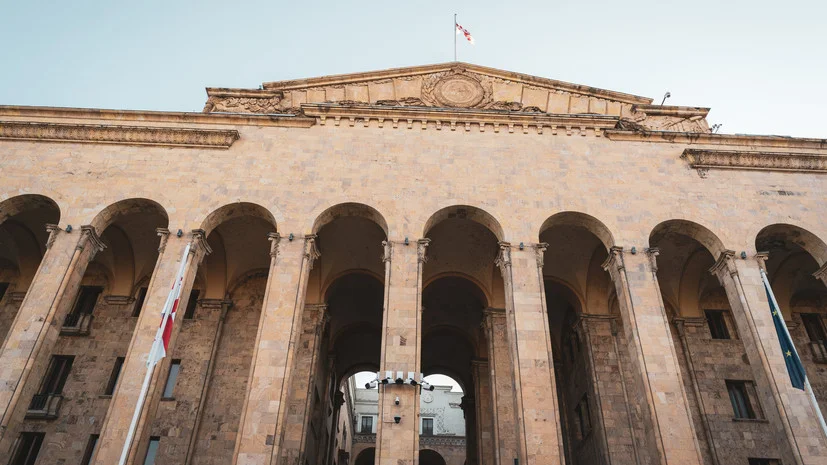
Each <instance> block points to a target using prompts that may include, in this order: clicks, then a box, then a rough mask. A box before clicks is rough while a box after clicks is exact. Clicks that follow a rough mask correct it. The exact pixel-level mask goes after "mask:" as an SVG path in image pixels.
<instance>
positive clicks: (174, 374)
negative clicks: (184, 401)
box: [163, 359, 181, 399]
mask: <svg viewBox="0 0 827 465" xmlns="http://www.w3.org/2000/svg"><path fill="white" fill-rule="evenodd" d="M180 372H181V360H179V359H174V360H173V361H172V363H171V364H170V365H169V375H168V376H167V384H166V385H164V395H163V397H164V398H165V399H172V391H173V390H175V381H176V380H177V379H178V373H180Z"/></svg>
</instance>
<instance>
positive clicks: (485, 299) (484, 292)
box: [422, 271, 493, 307]
mask: <svg viewBox="0 0 827 465" xmlns="http://www.w3.org/2000/svg"><path fill="white" fill-rule="evenodd" d="M443 278H461V279H464V280H466V281H470V282H471V284H473V286H474V287H475V288H476V291H478V292H477V298H479V299H480V301H481V302H482V304H483V307H490V306H491V305H492V302H493V299H492V297H491V294H490V292H488V289H487V286H485V285H484V284H483V283H481V282H480V281H479V279H477V278H475V277H473V276H471V275H469V274H467V273H463V272H460V271H446V272H443V273H439V274H436V275H434V276H430V277H428V280H427V281H425V282H423V283H422V291H423V293H424V291H425V289H427V288H428V286H430V285H431V284H433V283H435V282H437V281H439V280H440V279H443Z"/></svg>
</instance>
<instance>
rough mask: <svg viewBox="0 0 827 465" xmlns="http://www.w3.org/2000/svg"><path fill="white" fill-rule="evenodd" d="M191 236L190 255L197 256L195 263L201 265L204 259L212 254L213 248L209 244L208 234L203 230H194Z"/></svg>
mask: <svg viewBox="0 0 827 465" xmlns="http://www.w3.org/2000/svg"><path fill="white" fill-rule="evenodd" d="M191 235H192V247H190V255H193V256H195V263H196V264H197V265H200V264H201V261H202V260H204V257H206V256H207V255H209V254H211V253H212V248H211V247H210V245H209V244H208V243H207V232H206V231H204V230H203V229H193V230H192V233H191Z"/></svg>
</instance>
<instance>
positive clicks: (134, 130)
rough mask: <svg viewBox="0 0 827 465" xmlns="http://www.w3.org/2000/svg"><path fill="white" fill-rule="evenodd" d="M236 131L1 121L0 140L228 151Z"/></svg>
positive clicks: (235, 138) (236, 133)
mask: <svg viewBox="0 0 827 465" xmlns="http://www.w3.org/2000/svg"><path fill="white" fill-rule="evenodd" d="M238 138H239V134H238V131H236V130H235V129H193V128H174V127H151V126H121V125H100V124H94V125H93V124H77V123H48V122H41V121H33V122H23V121H0V140H16V141H36V142H72V143H91V144H117V145H142V146H145V145H152V146H161V147H184V148H212V149H227V148H230V146H231V145H233V142H235V141H236V140H238Z"/></svg>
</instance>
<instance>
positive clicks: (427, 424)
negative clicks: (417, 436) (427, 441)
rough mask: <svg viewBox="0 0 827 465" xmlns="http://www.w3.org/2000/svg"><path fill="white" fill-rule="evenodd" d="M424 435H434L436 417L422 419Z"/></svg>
mask: <svg viewBox="0 0 827 465" xmlns="http://www.w3.org/2000/svg"><path fill="white" fill-rule="evenodd" d="M422 435H423V436H433V435H434V419H433V418H423V419H422Z"/></svg>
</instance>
